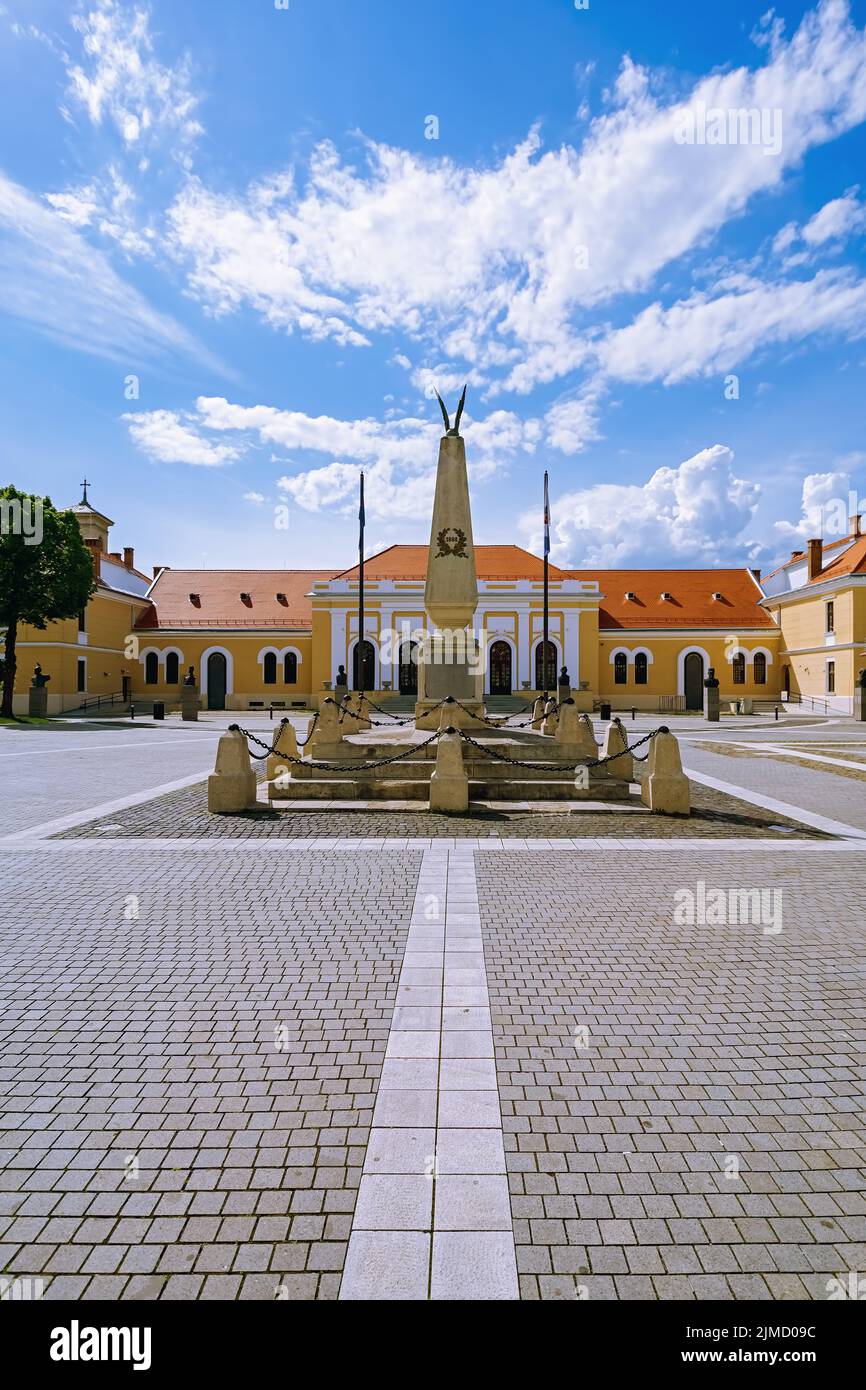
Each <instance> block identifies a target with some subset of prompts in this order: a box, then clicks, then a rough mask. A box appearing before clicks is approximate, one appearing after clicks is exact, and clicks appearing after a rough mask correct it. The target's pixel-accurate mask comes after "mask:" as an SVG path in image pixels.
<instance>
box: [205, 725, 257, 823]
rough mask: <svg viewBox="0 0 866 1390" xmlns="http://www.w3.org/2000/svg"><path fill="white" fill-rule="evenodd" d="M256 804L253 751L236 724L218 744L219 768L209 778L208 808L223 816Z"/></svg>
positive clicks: (247, 808) (250, 807) (217, 763)
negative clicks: (251, 763)
mask: <svg viewBox="0 0 866 1390" xmlns="http://www.w3.org/2000/svg"><path fill="white" fill-rule="evenodd" d="M255 804H256V774H255V773H254V772H253V769H252V767H251V765H250V750H249V748H248V747H247V741H246V738H245V737H244V735H243V734H242V733H241V731H240V729H239V728H238V726H237V724H231V725H230V726H229V729H228V732H227V733H225V734H222V735H221V737H220V741H219V743H218V744H217V755H216V767H215V768H214V771H213V774H212V775H211V776H210V777H209V778H208V779H207V808H208V810H209V811H215V812H217V813H218V814H220V815H225V814H227V813H234V814H235V815H236V814H237V813H238V812H239V811H249V810H251V809H252V807H254V806H255Z"/></svg>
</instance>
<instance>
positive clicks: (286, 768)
mask: <svg viewBox="0 0 866 1390" xmlns="http://www.w3.org/2000/svg"><path fill="white" fill-rule="evenodd" d="M297 756H298V740H297V737H296V735H295V730H294V728H293V726H292V724H291V722H290V721H289V720H288V719H283V720H281V721H280V727H279V730H278V732H277V736H276V738H275V739H274V751H273V753H269V754H268V760H267V763H266V773H265V775H266V776H267V779H268V781H269V782H271V781H273V779H274V778H275V777H280V776H291V773H292V770H293V767H294V764H293V763H291V762H289V761H288V759H289V758H296V757H297Z"/></svg>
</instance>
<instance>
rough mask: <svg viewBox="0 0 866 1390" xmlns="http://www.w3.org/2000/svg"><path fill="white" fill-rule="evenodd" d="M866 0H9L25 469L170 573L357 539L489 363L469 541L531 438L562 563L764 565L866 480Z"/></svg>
mask: <svg viewBox="0 0 866 1390" xmlns="http://www.w3.org/2000/svg"><path fill="white" fill-rule="evenodd" d="M864 25H866V0H858V3H853V4H846V3H843V0H824V3H816V4H811V5H809V4H784V5H781V6H779V7H778V8H777V9H776V10H770V11H767V10H765V9H764V8H763V7H762V5H761V4H755V5H750V4H747V3H744V2H743V0H729V3H727V4H725V5H723V6H722V5H718V6H712V7H707V8H698V7H695V6H694V5H693V4H691V3H679V0H677V2H676V3H669V4H666V5H664V6H659V5H646V4H645V3H638V2H637V0H616V3H613V0H590V5H589V8H588V9H583V10H580V9H577V8H576V7H575V4H574V0H532V4H528V3H525V0H474V3H473V4H472V5H466V3H465V0H439V3H437V5H435V6H428V5H427V4H424V3H421V0H417V3H416V0H364V3H363V4H360V3H357V2H356V0H290V5H289V8H288V9H285V10H283V9H277V8H276V7H275V5H274V3H273V0H185V3H184V4H183V5H178V4H177V3H169V0H149V3H145V0H142V3H140V4H138V3H134V0H133V2H132V3H127V0H123V3H121V0H82V3H72V4H70V3H68V0H0V107H2V115H3V119H2V122H0V132H2V134H0V400H2V407H3V442H4V453H5V459H4V462H5V469H4V472H5V474H6V477H7V478H8V480H9V481H12V482H15V483H16V484H17V485H19V486H23V487H27V488H29V489H33V490H37V491H40V492H48V493H50V495H51V496H52V498H53V499H54V501H55V502H58V503H62V504H69V503H72V502H74V501H77V500H78V496H79V491H80V489H79V481H80V479H81V478H82V477H83V476H84V475H85V473H86V475H87V477H88V478H90V479H91V480H92V483H93V486H92V489H91V497H92V500H93V501H94V502H95V503H96V504H97V505H99V506H100V507H101V508H103V509H104V510H105V511H107V512H108V514H109V515H110V516H112V517H113V518H114V519H115V521H116V522H117V526H116V529H115V531H114V533H113V541H114V545H115V547H120V546H121V545H123V544H133V545H135V547H136V553H137V556H138V561H139V563H140V564H142V565H146V566H148V567H149V566H150V565H151V564H156V563H159V564H170V565H174V566H184V565H188V566H197V565H201V564H206V565H209V566H220V565H225V566H244V565H262V566H270V565H281V564H287V565H290V566H303V565H308V564H317V565H327V564H331V563H333V564H335V565H341V564H350V563H351V562H352V560H353V555H354V551H355V547H356V544H357V537H356V520H355V518H356V514H357V501H356V495H357V475H358V471H359V469H360V468H361V467H363V468H364V469H365V472H366V475H367V519H368V527H367V539H368V548H369V549H370V550H373V549H378V548H380V547H381V546H384V545H388V544H391V543H393V542H395V541H426V539H427V534H428V527H429V514H430V504H431V499H432V486H433V476H434V470H435V459H436V446H437V440H438V437H439V434H440V433H441V429H440V417H439V414H438V408H437V406H436V403H435V399H434V398H433V397H432V388H433V386H434V385H438V386H439V388H440V389H441V390H442V393H443V395H445V397H446V399H447V400H448V401H449V403H450V404H451V405H452V408H453V405H454V403H455V402H456V399H457V395H458V393H459V388H460V386H461V385H462V383H463V381H464V380H468V381H469V398H468V405H467V410H466V415H465V417H464V431H463V432H464V434H465V436H466V439H467V450H468V457H469V466H470V477H471V487H472V494H473V508H474V511H473V516H474V525H475V534H476V541H479V542H485V541H487V542H492V541H499V542H502V541H517V542H520V543H524V544H530V545H533V546H536V547H537V545H538V540H539V534H538V533H539V526H538V518H539V510H540V498H541V476H542V473H543V470H544V468H545V467H546V468H548V469H549V470H550V475H551V502H552V512H553V556H554V558H555V559H557V560H559V561H560V562H562V563H566V562H568V563H571V564H574V565H593V564H597V565H600V566H612V565H617V564H622V565H652V564H669V565H674V566H690V565H705V564H710V565H711V564H730V563H751V564H760V565H764V566H765V567H766V566H768V565H769V564H770V563H772V562H773V560H774V559H776V558H778V557H779V556H784V555H786V554H787V552H788V551H789V550H790V549H792V548H795V547H797V546H798V545H800V544H801V543H802V541H803V540H804V539H805V538H806V537H807V536H809V535H813V534H817V533H818V531H819V530H820V528H821V508H822V506H823V507H824V509H825V512H824V515H825V517H826V515H827V510H826V509H827V508H828V506H829V507H832V506H833V504H834V499H840V498H841V499H842V500H843V501H847V498H848V494H849V490H853V491H854V492H855V493H856V495H857V497H858V498H859V499H863V498H864V495H866V440H864V432H863V418H864V412H863V409H862V400H863V386H864V380H863V378H864V366H866V345H864V341H863V334H864V326H866V276H864V233H866V173H864V171H866V159H864V155H866V126H864V121H866V33H864ZM737 112H741V113H743V114H742V119H739V118H737V116H736V113H737ZM730 113H734V114H733V116H731V115H730ZM702 136H703V138H701V137H702ZM130 377H135V378H137V383H138V386H137V390H138V394H137V397H136V396H135V394H134V392H135V386H134V384H133V385H132V386H130V385H129V384H128V382H129V378H130ZM731 378H735V380H733V381H732V380H731ZM5 480H6V479H4V481H5ZM864 510H866V504H864ZM825 534H827V535H828V538H831V537H832V531H831V530H830V529H828V528H827V527H825Z"/></svg>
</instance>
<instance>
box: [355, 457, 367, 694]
mask: <svg viewBox="0 0 866 1390" xmlns="http://www.w3.org/2000/svg"><path fill="white" fill-rule="evenodd" d="M365 519H366V518H365V516H364V471H363V469H362V470H361V504H360V506H359V508H358V645H357V647H356V651H357V654H358V683H357V690H358V694H359V695H363V693H364V650H365V649H364V647H363V645H362V643H363V641H364V521H365ZM358 713H359V714H360V713H361V711H360V709H359V710H358Z"/></svg>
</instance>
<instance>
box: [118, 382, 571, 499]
mask: <svg viewBox="0 0 866 1390" xmlns="http://www.w3.org/2000/svg"><path fill="white" fill-rule="evenodd" d="M463 418H464V422H466V424H467V425H469V426H471V437H472V477H473V481H474V482H475V483H476V484H478V483H483V482H484V481H485V480H487V479H489V478H491V477H493V476H494V475H499V474H501V473H502V472H504V471H507V470H508V468H509V467H510V466H511V464H512V463H513V462H514V461H515V460H517V459H518V458H520V457H521V456H526V455H531V454H533V453H534V452H535V450H536V448H537V447H538V445H539V444H540V442H541V441H542V440H543V438H544V437H545V431H546V430H547V428H548V426H547V422H546V420H545V419H535V418H533V419H528V420H522V419H520V417H519V416H517V415H515V414H514V413H513V412H512V411H507V410H494V411H491V412H490V413H489V414H488V415H487V416H485V418H484V419H475V420H472V419H470V417H469V416H468V415H464V417H463ZM123 419H124V420H125V421H126V422H127V424H128V426H129V430H130V434H131V436H132V439H133V442H134V443H135V444H136V445H137V446H138V447H139V448H141V449H142V450H143V451H144V452H145V453H147V454H148V455H149V457H151V458H158V459H161V460H163V461H165V462H180V463H191V464H207V465H215V464H220V463H224V462H226V461H228V460H230V459H233V458H236V457H238V456H239V454H240V453H241V451H242V450H243V448H245V447H247V446H248V445H249V444H251V443H252V444H258V445H266V446H268V447H269V448H273V447H274V446H276V447H278V448H279V449H282V450H287V451H291V452H292V453H293V454H294V453H296V452H297V453H301V452H304V453H307V454H308V455H312V456H313V461H312V462H311V463H310V464H309V465H308V466H304V464H301V466H300V469H299V471H298V472H297V473H295V474H292V475H288V474H285V475H283V476H282V477H280V478H279V479H278V480H277V485H278V487H279V488H280V489H281V490H282V491H283V492H285V493H288V494H289V495H291V496H292V497H293V498H294V499H295V501H296V502H297V503H298V505H299V506H301V507H303V508H305V509H306V510H308V511H323V510H328V509H334V510H337V511H340V510H343V509H344V508H345V507H346V506H347V505H348V504H349V501H350V499H352V498H354V496H355V495H356V493H357V485H358V475H359V472H360V469H361V468H363V469H364V472H365V477H366V479H367V496H366V503H367V510H368V512H369V514H370V516H371V517H373V516H380V517H383V518H384V517H423V518H427V517H428V516H429V514H430V504H431V502H432V500H433V488H434V481H435V473H436V460H437V457H438V447H439V439H440V437H441V435H442V423H441V420H440V421H439V423H438V424H437V423H436V421H435V420H433V419H430V420H421V419H418V418H416V417H413V416H403V417H400V418H396V419H392V418H386V419H385V420H384V421H383V420H375V419H366V420H338V419H334V418H333V417H331V416H327V415H319V416H310V415H305V414H303V413H302V412H300V411H289V410H278V409H277V408H276V407H274V406H266V405H254V406H241V405H234V404H232V403H231V402H229V401H227V400H226V399H225V398H224V397H222V396H200V397H199V398H198V399H197V401H196V402H195V411H194V412H187V413H180V412H177V411H170V410H156V411H143V412H138V413H135V414H128V415H124V416H123ZM558 428H561V425H560V426H558ZM229 432H231V433H236V434H237V436H238V441H239V442H238V444H237V445H235V444H226V443H225V436H226V435H227V434H228V433H229ZM316 455H321V456H324V457H325V458H326V459H327V462H318V461H316V460H315V456H316ZM272 457H273V456H272ZM350 460H351V461H350ZM274 461H277V460H274ZM283 462H284V463H285V460H284V461H283Z"/></svg>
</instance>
